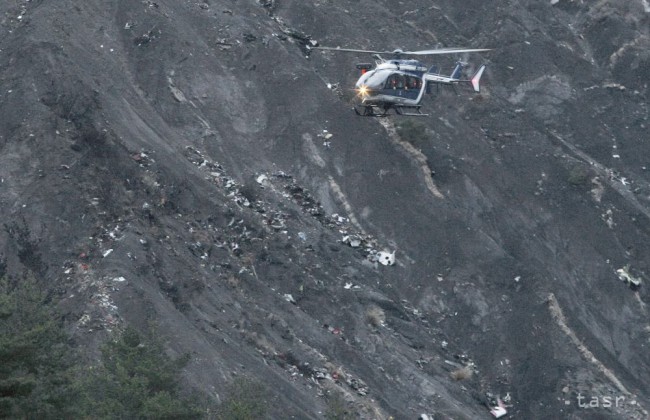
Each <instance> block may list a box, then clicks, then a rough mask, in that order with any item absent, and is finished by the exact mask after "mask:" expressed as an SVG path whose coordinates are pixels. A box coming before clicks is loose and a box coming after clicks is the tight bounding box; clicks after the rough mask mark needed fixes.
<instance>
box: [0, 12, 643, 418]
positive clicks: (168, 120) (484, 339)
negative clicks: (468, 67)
mask: <svg viewBox="0 0 650 420" xmlns="http://www.w3.org/2000/svg"><path fill="white" fill-rule="evenodd" d="M649 23H650V5H649V4H648V2H647V1H645V0H635V1H619V0H603V1H599V2H583V1H577V0H575V1H574V0H559V1H558V0H552V1H545V2H539V1H532V0H511V1H501V2H498V4H495V2H484V1H475V0H469V1H464V2H457V1H452V0H438V1H435V2H430V1H420V0H413V1H409V2H394V1H386V0H376V1H370V0H356V1H347V2H334V1H331V0H320V1H317V0H315V1H310V2H304V1H293V0H270V1H256V0H223V1H216V0H209V1H205V2H200V1H199V2H194V1H184V0H176V1H171V0H156V1H150V0H144V1H124V0H114V1H97V0H88V1H84V2H76V1H72V0H59V1H56V2H53V1H47V0H31V1H30V0H11V1H8V2H2V3H1V4H0V28H1V30H2V33H3V36H2V38H1V39H0V54H1V56H2V60H0V81H1V86H2V89H1V91H0V109H1V110H2V112H1V115H2V117H1V118H0V214H2V219H3V229H2V231H1V232H0V258H1V259H0V275H7V276H18V275H19V274H20V273H23V272H25V271H29V272H31V273H34V274H35V275H36V276H37V277H38V278H40V279H42V280H41V281H42V284H43V287H44V288H46V289H47V290H48V291H49V292H50V293H51V294H52V296H55V297H56V298H57V299H60V304H59V307H60V309H61V311H63V313H65V318H66V321H67V323H68V325H69V329H70V331H71V333H72V334H73V335H74V337H75V340H76V341H78V342H79V343H80V345H81V346H84V348H87V349H88V350H87V355H88V357H94V356H93V355H94V354H95V351H94V349H96V346H97V345H98V343H100V342H101V341H102V340H104V339H105V338H106V337H107V333H108V332H110V331H113V330H115V329H119V328H121V327H122V326H123V325H126V324H131V325H137V326H140V327H144V326H146V325H147V324H148V323H151V322H154V323H155V324H156V325H157V326H158V328H159V330H160V332H161V334H162V335H163V336H164V337H165V338H166V340H167V343H168V348H169V351H170V353H171V354H181V353H186V352H189V353H190V354H191V355H192V360H191V362H190V364H189V366H188V367H187V369H186V382H187V384H188V386H189V387H191V388H193V389H196V390H198V391H200V392H202V393H204V394H205V395H208V396H210V397H211V398H213V399H214V400H215V401H216V402H218V401H219V400H220V399H222V397H223V391H224V389H225V387H226V386H227V384H228V383H229V382H230V381H232V379H233V378H235V377H240V376H248V377H254V378H257V379H258V380H261V381H262V382H263V383H265V384H266V385H267V386H268V387H269V389H271V390H272V391H273V392H272V398H270V400H269V410H270V411H269V416H270V417H271V418H322V417H323V416H324V415H325V413H326V412H327V410H328V398H327V395H334V394H336V395H339V394H340V395H343V397H344V399H345V400H346V401H347V402H348V404H349V407H350V408H351V409H352V410H353V411H354V412H355V413H356V415H357V416H359V417H360V418H389V417H390V416H392V417H394V418H398V419H401V418H405V419H406V418H417V416H418V415H420V414H421V413H429V414H430V415H431V416H435V417H434V418H454V419H458V418H467V419H470V418H471V419H474V418H489V417H490V414H489V412H488V409H487V407H486V405H487V404H490V401H491V399H492V398H491V397H490V396H492V397H496V396H500V397H501V398H502V399H505V401H506V404H507V405H508V407H507V409H508V413H509V414H508V415H509V416H510V417H512V418H574V419H580V418H583V419H587V418H589V419H592V418H639V419H640V418H647V416H648V411H647V410H649V409H650V398H648V395H650V382H648V378H649V377H650V356H648V355H649V354H650V353H648V351H647V350H648V347H649V346H650V319H649V317H648V308H647V305H648V302H649V301H650V296H649V294H648V289H647V281H648V278H649V277H648V274H649V273H650V259H649V257H648V255H650V249H649V248H650V246H649V244H650V241H649V239H650V238H649V237H650V174H649V172H648V167H649V166H650V162H649V161H648V150H649V146H648V141H649V138H648V124H650V122H649V121H648V116H649V113H650V111H649V110H648V96H649V94H650V91H649V90H648V79H649V78H650V48H649V47H650V38H649V36H650V33H649V32H650V24H649ZM312 41H313V42H318V43H320V44H321V45H329V46H341V47H352V48H370V49H375V48H381V49H394V48H405V49H407V48H408V49H421V48H432V47H450V46H456V47H472V48H493V49H494V50H493V51H490V52H488V53H485V54H481V55H479V54H474V55H470V56H465V57H458V58H461V59H466V60H468V61H469V62H471V63H472V64H474V65H478V64H481V63H487V64H488V70H487V72H486V74H485V76H484V83H483V91H482V93H481V94H480V95H473V94H468V93H467V92H462V94H461V95H456V94H455V93H454V92H453V91H447V90H442V91H440V92H439V93H437V94H434V95H433V96H431V97H428V98H426V99H425V103H426V110H427V112H428V113H429V114H430V115H429V117H427V118H420V119H417V120H416V121H415V122H411V123H409V124H411V130H405V129H404V126H402V128H401V129H400V124H404V122H403V121H404V120H399V119H394V118H392V117H391V118H388V119H373V118H360V117H357V116H355V115H354V113H353V112H352V111H351V109H350V100H351V98H352V93H351V91H350V90H349V89H350V87H352V86H353V84H354V81H355V80H356V77H357V74H356V70H355V68H354V65H355V63H357V62H360V61H368V57H356V56H349V55H345V56H344V55H337V54H334V53H332V52H322V51H310V50H309V49H308V48H307V45H310V44H311V43H312ZM454 58H456V57H443V58H440V59H439V60H438V61H437V62H438V64H439V65H440V66H441V67H442V68H449V69H451V67H452V66H453V60H454ZM407 127H408V126H407ZM413 127H416V128H419V129H418V130H414V129H413ZM409 133H410V134H409ZM414 133H416V134H417V133H419V134H417V135H416V134H414ZM393 252H394V258H395V263H394V264H393V265H384V264H382V262H387V261H386V260H382V258H388V259H390V258H392V255H393V254H392V253H393ZM389 262H392V260H391V261H389ZM626 276H627V277H626ZM619 277H622V278H628V279H630V281H628V282H624V281H622V280H621V279H620V278H619ZM637 282H640V286H638V285H636V284H634V283H637ZM463 368H465V369H464V370H463ZM459 371H460V373H459ZM452 372H455V374H453V375H451V373H452ZM470 373H471V374H470ZM459 375H460V376H462V377H463V378H464V379H460V377H459ZM453 376H455V378H454V377H453ZM579 397H584V398H583V399H579ZM606 398H610V401H615V399H616V398H619V399H618V400H616V401H617V402H620V403H618V404H616V405H614V404H610V406H607V405H605V404H604V403H605V401H607V400H606ZM584 404H591V406H590V407H584V406H581V405H584ZM596 405H597V406H596Z"/></svg>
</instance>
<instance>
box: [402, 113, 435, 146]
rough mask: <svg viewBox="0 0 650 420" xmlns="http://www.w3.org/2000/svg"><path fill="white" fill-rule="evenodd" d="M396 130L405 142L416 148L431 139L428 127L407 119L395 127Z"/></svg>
mask: <svg viewBox="0 0 650 420" xmlns="http://www.w3.org/2000/svg"><path fill="white" fill-rule="evenodd" d="M395 130H396V131H397V134H398V135H399V136H400V138H401V139H402V140H403V141H406V142H409V143H411V144H412V145H414V146H417V145H421V144H422V143H424V142H426V141H427V140H428V139H429V134H428V133H427V128H426V126H425V125H424V124H422V123H421V122H418V121H415V120H413V119H408V118H405V119H403V120H400V122H399V123H397V125H396V126H395Z"/></svg>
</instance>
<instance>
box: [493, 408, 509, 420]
mask: <svg viewBox="0 0 650 420" xmlns="http://www.w3.org/2000/svg"><path fill="white" fill-rule="evenodd" d="M490 413H491V414H492V415H493V416H494V418H495V419H500V418H501V417H503V416H505V415H506V414H508V411H507V410H506V409H505V408H503V407H494V408H493V409H492V410H490Z"/></svg>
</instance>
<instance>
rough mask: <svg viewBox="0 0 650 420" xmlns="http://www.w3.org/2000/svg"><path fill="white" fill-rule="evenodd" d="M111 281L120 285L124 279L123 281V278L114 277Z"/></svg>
mask: <svg viewBox="0 0 650 420" xmlns="http://www.w3.org/2000/svg"><path fill="white" fill-rule="evenodd" d="M113 281H116V282H118V283H122V282H125V281H126V279H125V278H124V277H122V276H120V277H115V278H114V279H113Z"/></svg>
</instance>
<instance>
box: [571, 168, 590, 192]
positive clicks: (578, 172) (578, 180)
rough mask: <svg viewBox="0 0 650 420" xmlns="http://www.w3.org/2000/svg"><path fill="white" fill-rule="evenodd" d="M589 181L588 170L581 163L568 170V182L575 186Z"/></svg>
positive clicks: (583, 184)
mask: <svg viewBox="0 0 650 420" xmlns="http://www.w3.org/2000/svg"><path fill="white" fill-rule="evenodd" d="M588 181H589V170H588V169H587V168H585V167H584V166H582V165H576V166H574V167H573V168H571V171H570V172H569V184H571V185H574V186H576V187H579V186H585V185H587V183H588Z"/></svg>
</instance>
